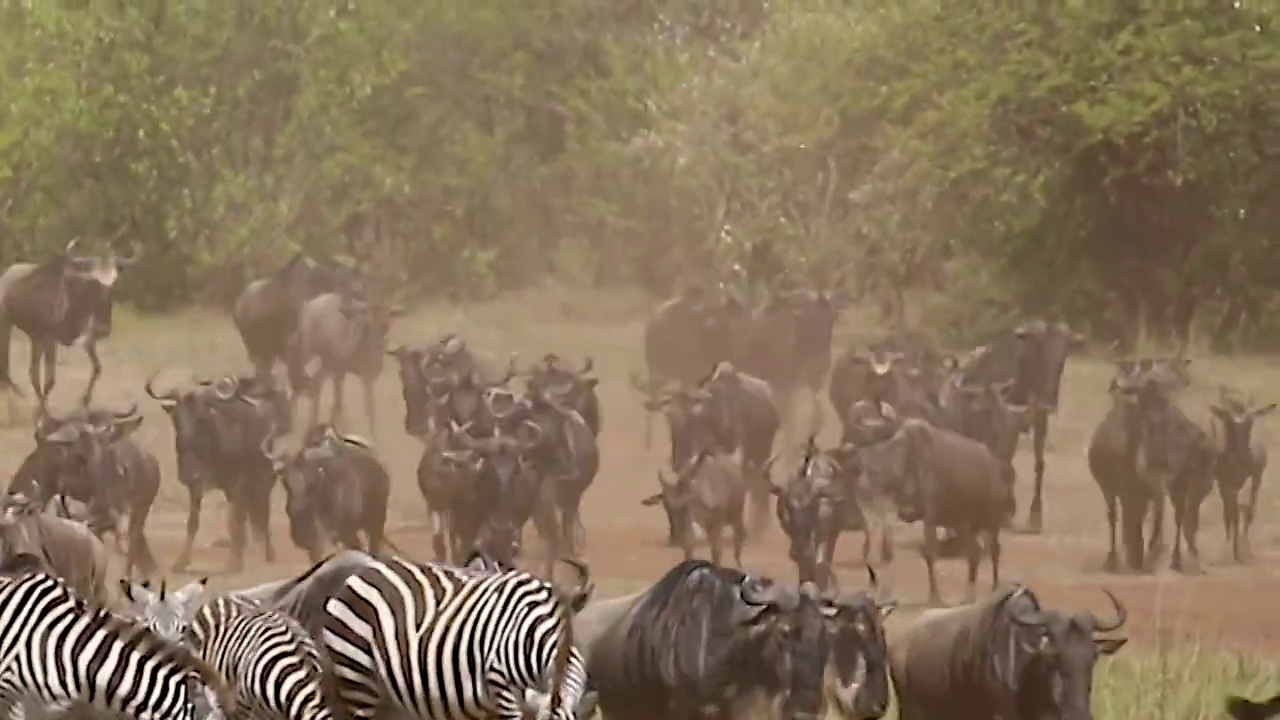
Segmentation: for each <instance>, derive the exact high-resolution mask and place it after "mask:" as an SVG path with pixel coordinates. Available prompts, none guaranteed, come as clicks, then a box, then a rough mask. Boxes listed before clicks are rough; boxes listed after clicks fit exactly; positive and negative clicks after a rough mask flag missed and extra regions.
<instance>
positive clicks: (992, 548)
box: [987, 527, 1000, 592]
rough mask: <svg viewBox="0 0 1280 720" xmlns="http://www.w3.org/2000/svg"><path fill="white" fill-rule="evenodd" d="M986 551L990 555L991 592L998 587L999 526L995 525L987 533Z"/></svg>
mask: <svg viewBox="0 0 1280 720" xmlns="http://www.w3.org/2000/svg"><path fill="white" fill-rule="evenodd" d="M987 542H988V543H989V544H988V546H987V553H988V554H989V555H990V556H991V592H995V591H996V588H998V587H1000V528H999V527H995V528H992V529H991V532H990V533H989V534H988V535H987Z"/></svg>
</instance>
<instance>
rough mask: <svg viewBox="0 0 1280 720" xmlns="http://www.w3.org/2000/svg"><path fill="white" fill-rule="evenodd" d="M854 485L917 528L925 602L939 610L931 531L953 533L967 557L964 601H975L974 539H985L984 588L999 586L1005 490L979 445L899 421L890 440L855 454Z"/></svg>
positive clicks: (1007, 505) (1009, 498)
mask: <svg viewBox="0 0 1280 720" xmlns="http://www.w3.org/2000/svg"><path fill="white" fill-rule="evenodd" d="M856 459H857V463H858V466H859V468H860V469H861V471H862V476H861V478H860V480H859V483H861V484H863V485H864V486H871V487H874V488H875V490H876V492H878V493H883V494H888V495H890V496H891V497H893V498H894V500H895V503H896V504H897V506H898V513H899V516H900V517H901V518H902V519H903V520H905V521H907V522H915V521H917V520H918V521H920V522H921V523H922V524H923V525H924V547H923V549H922V550H921V555H922V556H923V557H924V562H925V568H926V570H927V571H928V575H929V601H930V602H931V603H933V604H941V597H940V595H939V593H938V585H937V580H936V576H935V573H934V563H935V561H936V559H937V558H938V556H939V548H938V528H939V527H949V528H953V529H954V530H955V531H956V533H957V535H958V537H959V538H960V542H961V546H962V547H964V548H966V550H967V556H968V565H969V573H968V585H967V597H969V598H972V597H975V596H976V592H977V591H976V583H977V579H978V564H979V562H980V560H981V557H982V553H981V546H980V545H979V542H978V541H979V538H980V537H981V536H984V535H985V536H986V540H987V543H986V545H987V548H986V549H987V553H988V554H989V556H990V558H991V584H992V587H993V588H994V587H996V586H997V585H998V584H999V582H1000V529H1001V527H1002V526H1003V525H1004V523H1005V520H1006V519H1007V518H1008V516H1009V514H1010V513H1011V512H1012V508H1013V488H1011V487H1009V486H1008V485H1006V484H1005V479H1006V476H1005V474H1004V472H1003V468H1002V467H1001V465H1000V461H998V460H996V458H995V456H993V455H992V454H991V451H989V450H988V449H987V448H986V446H984V445H983V444H982V443H979V442H977V441H975V440H971V439H969V438H967V437H964V436H963V435H960V434H958V433H955V432H952V431H950V430H946V429H943V428H935V427H933V426H932V425H930V424H929V423H927V422H925V421H923V420H917V419H914V418H908V419H906V420H904V421H902V424H901V425H900V426H899V428H898V430H897V432H895V433H894V435H893V437H891V438H889V439H888V440H885V441H883V442H880V443H877V444H875V445H869V446H867V447H862V448H859V449H858V450H857V452H856Z"/></svg>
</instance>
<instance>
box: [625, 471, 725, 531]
mask: <svg viewBox="0 0 1280 720" xmlns="http://www.w3.org/2000/svg"><path fill="white" fill-rule="evenodd" d="M708 457H709V454H708V453H706V452H700V453H698V454H697V455H695V456H694V457H693V458H691V459H690V460H689V462H688V463H686V464H685V465H684V466H683V467H681V468H680V470H679V472H677V473H676V479H675V480H673V481H668V480H667V476H666V473H664V472H662V471H661V470H659V471H658V486H659V487H660V488H661V489H660V490H659V491H658V492H656V493H654V494H653V495H650V496H649V497H646V498H644V499H643V500H641V501H640V504H641V505H642V506H644V507H653V506H655V505H658V504H661V505H662V509H663V511H664V512H666V514H667V522H668V524H669V526H670V527H669V531H670V536H671V539H672V540H675V541H676V542H678V543H680V544H684V543H685V542H687V540H688V534H689V533H691V532H693V514H692V512H691V509H690V503H691V502H692V501H693V498H694V487H693V479H694V477H696V476H697V474H698V471H699V470H700V469H701V468H702V463H703V462H704V461H706V459H707V458H708Z"/></svg>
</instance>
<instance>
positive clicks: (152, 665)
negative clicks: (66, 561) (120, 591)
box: [0, 572, 235, 720]
mask: <svg viewBox="0 0 1280 720" xmlns="http://www.w3.org/2000/svg"><path fill="white" fill-rule="evenodd" d="M0 617H2V618H4V620H5V622H4V624H3V626H2V627H0V654H2V655H4V656H5V657H11V658H13V660H12V661H11V662H12V663H13V664H14V665H16V667H15V668H14V669H13V670H11V671H9V673H7V675H8V676H9V677H10V681H9V682H8V683H6V685H5V687H4V689H3V691H2V692H3V694H4V697H3V698H2V700H3V704H9V703H11V702H13V701H14V700H17V699H19V698H22V699H28V700H30V699H34V698H38V699H39V701H40V703H41V704H43V705H44V706H45V707H65V706H70V705H72V704H73V703H76V704H78V702H80V701H87V702H88V704H89V705H91V706H93V707H95V708H98V709H103V710H114V711H118V712H125V713H128V714H130V715H133V716H135V717H138V718H143V719H144V720H152V719H155V720H159V719H161V718H165V719H167V718H181V719H183V720H187V719H192V720H194V719H195V718H196V717H197V714H196V706H195V702H194V701H195V698H193V697H192V694H191V689H192V687H193V682H194V683H196V684H198V685H199V686H201V687H202V689H204V690H205V699H206V700H208V701H210V703H211V704H212V705H213V706H214V709H215V714H214V716H215V717H217V716H218V715H220V713H221V710H222V709H226V710H230V709H231V708H233V707H234V706H235V701H234V697H232V696H231V695H230V693H229V692H227V689H226V687H225V684H224V683H223V682H222V679H221V677H220V676H219V675H218V673H217V671H215V670H214V669H213V668H211V667H210V666H209V665H208V664H207V663H205V662H203V661H202V660H200V658H198V657H196V656H195V655H194V654H192V653H191V652H190V651H188V650H186V649H185V648H182V647H180V646H178V645H176V644H174V643H170V642H167V641H165V640H164V639H163V638H161V637H159V636H158V635H156V634H155V633H154V632H152V631H151V630H150V629H149V628H148V627H146V626H145V625H142V624H139V623H135V622H132V621H130V620H128V619H126V618H122V617H118V616H115V615H112V614H111V613H110V612H107V611H106V610H103V609H100V608H96V607H92V606H90V605H88V604H87V603H86V602H85V601H84V600H82V599H81V598H80V597H79V596H77V595H76V594H75V593H73V592H72V591H71V590H70V589H69V588H68V587H67V586H66V584H65V583H64V582H63V581H61V580H60V579H58V578H57V577H54V576H52V575H49V574H47V573H44V572H30V573H26V574H23V575H21V576H18V577H5V578H0Z"/></svg>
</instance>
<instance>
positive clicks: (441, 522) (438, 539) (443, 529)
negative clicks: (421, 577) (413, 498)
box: [427, 507, 449, 562]
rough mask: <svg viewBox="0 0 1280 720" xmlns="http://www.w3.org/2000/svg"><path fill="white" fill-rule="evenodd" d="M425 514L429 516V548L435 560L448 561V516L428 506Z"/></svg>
mask: <svg viewBox="0 0 1280 720" xmlns="http://www.w3.org/2000/svg"><path fill="white" fill-rule="evenodd" d="M427 516H428V517H429V518H431V550H432V552H434V553H435V558H436V562H449V545H448V534H449V516H448V514H447V513H444V512H441V511H439V510H435V509H433V508H430V507H428V508H427Z"/></svg>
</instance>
